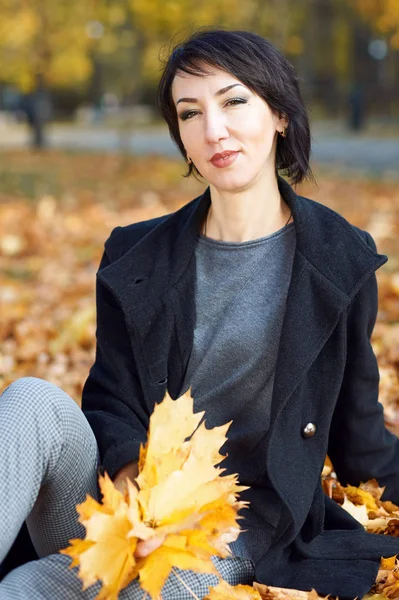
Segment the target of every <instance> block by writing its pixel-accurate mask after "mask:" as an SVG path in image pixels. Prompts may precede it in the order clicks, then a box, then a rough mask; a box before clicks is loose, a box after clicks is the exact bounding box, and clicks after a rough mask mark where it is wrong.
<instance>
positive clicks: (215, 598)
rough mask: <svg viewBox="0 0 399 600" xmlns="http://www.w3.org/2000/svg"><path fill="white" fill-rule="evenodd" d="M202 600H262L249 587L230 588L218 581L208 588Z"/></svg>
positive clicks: (237, 586)
mask: <svg viewBox="0 0 399 600" xmlns="http://www.w3.org/2000/svg"><path fill="white" fill-rule="evenodd" d="M204 600H262V597H261V595H260V594H259V592H258V591H257V590H255V589H254V588H253V587H251V586H249V585H235V586H232V585H230V584H228V583H227V582H226V581H220V582H219V583H218V584H217V585H216V586H215V587H212V588H210V590H209V594H208V595H207V596H206V597H205V598H204Z"/></svg>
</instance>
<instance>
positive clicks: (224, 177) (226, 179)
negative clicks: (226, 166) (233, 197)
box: [207, 171, 257, 192]
mask: <svg viewBox="0 0 399 600" xmlns="http://www.w3.org/2000/svg"><path fill="white" fill-rule="evenodd" d="M256 179H257V176H256V174H252V175H248V173H242V172H241V173H234V172H232V171H230V173H228V172H226V173H220V175H219V176H218V177H215V176H213V177H210V178H208V179H207V181H208V183H209V184H210V185H212V186H213V187H214V188H216V189H217V190H218V191H220V192H241V191H244V190H247V189H249V188H250V187H251V185H253V184H254V183H255V181H256Z"/></svg>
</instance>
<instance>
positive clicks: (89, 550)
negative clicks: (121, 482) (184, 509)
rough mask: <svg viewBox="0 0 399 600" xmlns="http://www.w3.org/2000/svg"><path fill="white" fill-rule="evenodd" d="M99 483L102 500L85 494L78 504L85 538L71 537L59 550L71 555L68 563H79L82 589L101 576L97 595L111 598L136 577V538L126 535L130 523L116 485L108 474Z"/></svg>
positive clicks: (115, 597) (74, 564)
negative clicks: (76, 538)
mask: <svg viewBox="0 0 399 600" xmlns="http://www.w3.org/2000/svg"><path fill="white" fill-rule="evenodd" d="M100 486H101V492H102V495H103V504H99V503H98V502H96V501H95V500H93V498H91V497H90V496H88V497H87V500H86V501H85V502H83V503H82V504H80V505H78V506H77V510H78V512H79V515H80V522H81V523H82V524H83V525H84V527H85V528H86V538H85V540H71V541H70V543H71V546H69V547H68V548H66V549H64V550H61V553H62V554H67V555H68V556H71V557H72V558H73V561H72V564H71V567H73V566H76V565H79V576H80V578H81V579H82V581H83V589H86V588H88V587H89V586H91V585H92V584H93V583H95V582H96V581H97V580H98V579H101V580H102V583H103V590H102V593H101V594H100V596H97V597H98V598H101V597H105V598H108V599H109V600H114V599H117V598H118V594H119V592H120V590H121V589H122V588H123V587H125V586H126V585H127V584H128V583H129V582H130V581H132V580H133V579H135V578H136V577H137V574H138V571H137V567H136V564H135V560H134V556H133V555H134V551H135V550H136V545H137V538H129V537H128V534H129V531H130V529H131V527H132V524H131V522H130V520H129V518H128V505H127V502H126V501H125V499H124V496H123V495H122V494H121V493H120V492H119V491H118V490H116V489H115V487H114V485H113V483H112V481H111V480H110V479H109V477H108V475H105V477H104V478H100ZM104 594H106V595H105V596H104Z"/></svg>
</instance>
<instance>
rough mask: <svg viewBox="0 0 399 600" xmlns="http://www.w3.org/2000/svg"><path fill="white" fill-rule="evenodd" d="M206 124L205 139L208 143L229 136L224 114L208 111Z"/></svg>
mask: <svg viewBox="0 0 399 600" xmlns="http://www.w3.org/2000/svg"><path fill="white" fill-rule="evenodd" d="M204 124H205V131H204V135H205V141H206V142H207V143H208V144H212V143H216V142H218V141H219V140H223V139H226V138H228V137H229V132H228V130H227V127H226V123H225V120H224V117H223V115H221V114H219V113H208V115H207V116H206V118H205V120H204Z"/></svg>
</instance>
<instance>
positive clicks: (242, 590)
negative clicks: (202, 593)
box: [204, 581, 322, 600]
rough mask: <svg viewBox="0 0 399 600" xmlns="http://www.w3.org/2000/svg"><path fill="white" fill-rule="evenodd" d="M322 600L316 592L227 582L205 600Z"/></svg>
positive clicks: (217, 587)
mask: <svg viewBox="0 0 399 600" xmlns="http://www.w3.org/2000/svg"><path fill="white" fill-rule="evenodd" d="M320 598H322V596H319V595H318V593H317V592H316V591H315V590H312V591H311V592H302V591H300V590H291V589H288V588H279V587H274V586H268V585H263V584H260V583H256V582H255V583H254V584H253V587H251V586H249V585H236V586H231V585H229V584H228V583H227V582H226V581H220V583H218V585H217V586H215V587H213V588H211V589H210V591H209V594H208V595H207V596H206V598H204V600H318V599H320Z"/></svg>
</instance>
